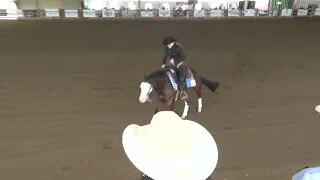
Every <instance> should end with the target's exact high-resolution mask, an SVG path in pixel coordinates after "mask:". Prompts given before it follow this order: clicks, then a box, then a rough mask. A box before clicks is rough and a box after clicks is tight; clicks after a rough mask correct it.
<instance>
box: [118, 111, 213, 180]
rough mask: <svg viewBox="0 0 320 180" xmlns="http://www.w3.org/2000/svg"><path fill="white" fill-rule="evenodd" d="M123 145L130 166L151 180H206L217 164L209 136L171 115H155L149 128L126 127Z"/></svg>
mask: <svg viewBox="0 0 320 180" xmlns="http://www.w3.org/2000/svg"><path fill="white" fill-rule="evenodd" d="M122 144H123V148H124V151H125V153H126V154H127V156H128V158H129V160H130V161H131V162H132V163H133V165H135V166H136V168H138V169H139V170H140V171H142V172H143V173H144V174H146V175H147V176H149V177H150V178H152V179H154V180H205V179H207V178H208V177H209V176H210V175H211V173H212V172H213V171H214V169H215V168H216V165H217V161H218V149H217V145H216V142H215V140H214V139H213V137H212V135H211V134H210V133H209V132H208V131H207V130H206V129H205V128H204V127H203V126H201V125H200V124H198V123H196V122H194V121H190V120H182V119H181V118H180V117H179V116H178V115H177V114H175V113H174V112H172V111H161V112H159V113H157V114H156V115H154V116H153V118H152V120H151V123H150V124H147V125H144V126H139V125H136V124H131V125H129V126H127V127H126V128H125V130H124V132H123V135H122Z"/></svg>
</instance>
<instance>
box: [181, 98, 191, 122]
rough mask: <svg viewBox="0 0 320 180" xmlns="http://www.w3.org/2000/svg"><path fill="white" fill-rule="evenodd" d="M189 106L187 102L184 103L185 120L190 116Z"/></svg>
mask: <svg viewBox="0 0 320 180" xmlns="http://www.w3.org/2000/svg"><path fill="white" fill-rule="evenodd" d="M188 111H189V105H188V102H187V101H184V109H183V113H182V116H181V118H182V119H184V118H186V117H187V116H188Z"/></svg>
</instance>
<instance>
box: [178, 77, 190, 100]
mask: <svg viewBox="0 0 320 180" xmlns="http://www.w3.org/2000/svg"><path fill="white" fill-rule="evenodd" d="M185 89H186V87H185V83H184V82H183V81H182V82H181V81H180V82H179V90H180V99H181V100H186V99H188V94H187V93H186V91H185Z"/></svg>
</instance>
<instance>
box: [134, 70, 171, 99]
mask: <svg viewBox="0 0 320 180" xmlns="http://www.w3.org/2000/svg"><path fill="white" fill-rule="evenodd" d="M164 72H165V71H164V70H162V69H161V70H157V71H154V72H153V73H151V74H149V75H146V74H144V80H143V82H142V83H141V84H140V90H141V91H140V96H139V101H140V102H141V103H145V102H147V101H148V102H151V100H150V94H151V93H152V92H154V91H156V90H157V89H159V87H161V86H163V85H164V84H163V82H164V81H163V80H164V77H165V73H164ZM155 93H159V92H155Z"/></svg>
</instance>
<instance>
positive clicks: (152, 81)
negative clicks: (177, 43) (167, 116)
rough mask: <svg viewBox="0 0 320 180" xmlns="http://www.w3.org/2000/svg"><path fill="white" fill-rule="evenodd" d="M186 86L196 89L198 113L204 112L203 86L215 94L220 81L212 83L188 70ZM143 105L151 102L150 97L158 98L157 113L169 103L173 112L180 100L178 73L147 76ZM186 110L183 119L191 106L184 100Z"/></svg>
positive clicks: (142, 86) (171, 71) (157, 73)
mask: <svg viewBox="0 0 320 180" xmlns="http://www.w3.org/2000/svg"><path fill="white" fill-rule="evenodd" d="M186 74H187V75H186V85H187V90H188V89H194V90H195V92H196V94H197V97H198V112H199V113H200V112H201V111H202V95H201V89H202V84H204V85H205V86H206V87H208V88H209V89H210V90H211V92H214V91H215V90H216V89H217V88H218V87H219V85H220V82H218V81H210V80H208V79H206V78H204V77H202V76H199V75H198V74H197V73H196V72H195V71H194V70H193V69H188V70H187V73H186ZM140 90H141V92H140V97H139V101H140V102H141V103H145V102H147V101H148V102H151V100H150V96H151V95H156V96H157V103H156V109H155V113H157V112H159V111H160V108H161V106H162V104H164V103H167V104H168V106H169V110H170V111H173V109H174V105H175V101H177V100H178V99H179V93H178V85H177V81H176V73H175V72H174V71H173V70H171V69H159V70H156V71H154V72H152V73H151V74H149V75H147V76H146V75H145V77H144V81H143V82H142V83H141V84H140ZM184 104H185V106H184V110H183V113H182V116H181V117H182V118H185V117H187V115H188V110H189V105H188V102H187V101H186V100H184Z"/></svg>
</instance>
